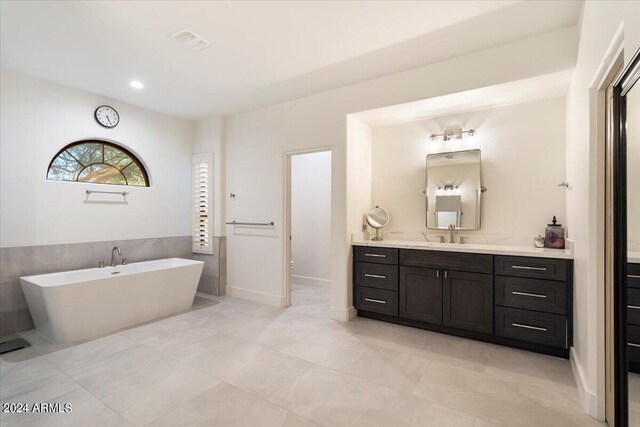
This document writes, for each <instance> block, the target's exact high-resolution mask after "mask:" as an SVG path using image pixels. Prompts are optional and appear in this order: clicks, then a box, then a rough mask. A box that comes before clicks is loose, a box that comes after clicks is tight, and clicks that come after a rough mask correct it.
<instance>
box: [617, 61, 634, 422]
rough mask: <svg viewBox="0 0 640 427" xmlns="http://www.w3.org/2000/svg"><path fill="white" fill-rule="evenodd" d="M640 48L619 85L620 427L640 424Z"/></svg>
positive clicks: (618, 380) (618, 374)
mask: <svg viewBox="0 0 640 427" xmlns="http://www.w3.org/2000/svg"><path fill="white" fill-rule="evenodd" d="M639 78H640V50H638V51H637V52H636V53H635V55H634V56H633V58H632V60H631V61H630V62H629V65H628V66H627V67H626V68H625V70H624V71H623V73H622V74H621V75H620V77H619V79H618V80H617V81H616V83H615V85H614V87H613V123H614V126H615V129H614V132H613V150H614V152H613V216H614V224H613V240H614V242H613V253H614V254H613V260H614V261H613V278H614V307H615V308H614V313H615V320H614V322H615V337H614V342H615V344H614V347H615V365H616V367H615V376H616V384H615V395H616V397H615V401H616V415H615V425H616V426H627V425H629V426H640V83H638V79H639Z"/></svg>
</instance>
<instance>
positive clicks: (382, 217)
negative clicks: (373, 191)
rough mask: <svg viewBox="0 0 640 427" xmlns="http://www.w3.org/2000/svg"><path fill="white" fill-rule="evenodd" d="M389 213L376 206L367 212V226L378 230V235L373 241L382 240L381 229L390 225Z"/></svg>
mask: <svg viewBox="0 0 640 427" xmlns="http://www.w3.org/2000/svg"><path fill="white" fill-rule="evenodd" d="M389 217H390V216H389V211H388V210H386V209H385V208H381V207H380V206H376V207H375V208H373V209H371V210H370V211H369V212H367V224H369V225H370V226H371V228H374V229H375V230H376V235H375V237H373V239H371V240H376V241H379V240H382V237H380V229H381V228H382V227H384V226H386V225H387V224H389Z"/></svg>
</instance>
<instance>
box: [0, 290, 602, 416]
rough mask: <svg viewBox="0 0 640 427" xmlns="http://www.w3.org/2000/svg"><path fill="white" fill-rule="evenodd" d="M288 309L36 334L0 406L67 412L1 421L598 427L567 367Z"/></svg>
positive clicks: (210, 312)
mask: <svg viewBox="0 0 640 427" xmlns="http://www.w3.org/2000/svg"><path fill="white" fill-rule="evenodd" d="M292 298H293V306H292V307H290V308H288V309H286V310H282V309H278V308H275V307H270V306H265V305H260V304H256V303H252V302H248V301H244V300H239V299H234V298H228V297H225V298H221V299H220V302H219V303H218V304H216V305H213V306H207V307H203V308H200V309H198V310H193V311H190V312H187V313H183V314H180V315H177V316H173V317H169V318H166V319H162V320H159V321H157V322H152V323H148V324H145V325H142V326H138V327H135V328H131V329H128V330H124V331H121V332H118V333H116V334H112V335H109V336H105V337H101V338H98V339H95V340H92V341H88V342H84V343H81V344H77V345H73V346H61V345H56V344H51V343H49V342H47V341H46V340H45V339H43V338H42V337H41V336H39V335H38V334H36V333H35V332H33V331H30V332H27V333H25V334H24V335H25V337H26V338H27V339H29V340H30V341H31V342H32V343H33V344H34V345H33V346H32V347H31V348H28V349H24V350H20V351H17V352H13V353H9V354H5V355H3V356H2V358H1V359H0V400H2V402H32V403H33V402H51V403H56V402H60V403H71V404H72V405H73V411H72V412H71V413H67V414H55V413H52V414H41V413H29V414H6V413H3V414H2V415H1V418H0V424H2V425H3V426H7V427H8V426H23V425H25V426H26V425H29V426H81V427H92V426H131V425H134V426H144V425H151V426H168V427H176V426H225V427H231V426H251V427H254V426H266V427H272V426H273V427H279V426H318V425H321V426H366V427H374V426H393V427H397V426H437V427H440V426H451V427H465V426H468V427H491V426H563V427H568V426H581V427H588V426H602V425H604V424H602V423H599V422H597V421H596V420H593V419H592V418H589V417H588V416H586V415H585V414H584V413H583V412H582V409H581V408H580V405H579V403H578V396H577V390H576V386H575V384H574V380H573V375H572V373H571V367H570V365H569V362H568V361H566V360H562V359H556V358H552V357H547V356H542V355H537V354H534V353H528V352H524V351H519V350H514V349H509V348H506V347H500V346H494V345H490V344H485V343H481V342H476V341H470V340H465V339H461V338H456V337H450V336H446V335H441V334H436V333H431V332H427V331H421V330H418V329H412V328H407V327H402V326H396V325H392V324H387V323H382V322H377V321H373V320H368V319H362V318H359V319H357V320H356V321H353V322H348V323H341V322H335V321H332V320H331V319H330V317H329V291H328V290H327V289H323V288H317V287H311V286H295V287H294V291H293V297H292Z"/></svg>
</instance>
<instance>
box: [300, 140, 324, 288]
mask: <svg viewBox="0 0 640 427" xmlns="http://www.w3.org/2000/svg"><path fill="white" fill-rule="evenodd" d="M291 261H292V263H293V264H292V269H291V281H292V283H298V284H310V285H327V284H328V283H329V281H330V279H331V152H330V151H321V152H317V153H307V154H299V155H295V156H292V157H291Z"/></svg>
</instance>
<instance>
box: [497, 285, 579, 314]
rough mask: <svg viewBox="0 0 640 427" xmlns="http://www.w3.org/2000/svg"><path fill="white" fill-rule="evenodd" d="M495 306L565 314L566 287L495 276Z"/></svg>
mask: <svg viewBox="0 0 640 427" xmlns="http://www.w3.org/2000/svg"><path fill="white" fill-rule="evenodd" d="M495 301H496V305H503V306H506V307H514V308H524V309H527V310H536V311H544V312H547V313H556V314H566V312H567V285H566V283H562V282H555V281H550V280H539V279H525V278H522V277H506V276H496V278H495Z"/></svg>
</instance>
